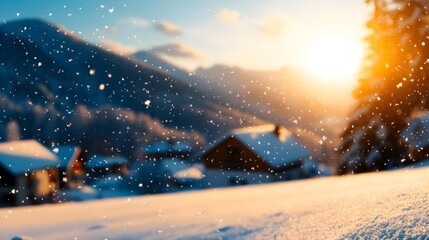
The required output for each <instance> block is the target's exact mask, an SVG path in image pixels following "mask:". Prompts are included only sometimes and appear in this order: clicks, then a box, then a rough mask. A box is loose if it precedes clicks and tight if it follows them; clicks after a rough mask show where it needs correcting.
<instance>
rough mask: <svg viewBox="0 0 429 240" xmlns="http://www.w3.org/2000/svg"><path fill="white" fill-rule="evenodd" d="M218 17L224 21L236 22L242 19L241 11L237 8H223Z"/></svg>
mask: <svg viewBox="0 0 429 240" xmlns="http://www.w3.org/2000/svg"><path fill="white" fill-rule="evenodd" d="M216 17H217V19H219V20H220V21H221V22H223V23H227V24H235V23H238V21H239V20H240V13H239V12H238V11H236V10H232V9H228V8H223V9H221V10H220V11H219V13H218V14H217V15H216Z"/></svg>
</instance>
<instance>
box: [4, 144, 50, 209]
mask: <svg viewBox="0 0 429 240" xmlns="http://www.w3.org/2000/svg"><path fill="white" fill-rule="evenodd" d="M57 163H58V158H57V156H56V155H55V154H53V153H52V152H51V151H49V149H47V148H46V147H44V146H43V145H42V144H40V143H39V142H37V141H36V140H24V141H11V142H5V143H1V144H0V206H22V205H29V204H35V203H43V202H50V201H53V195H54V193H55V192H56V191H57V189H58V170H57Z"/></svg>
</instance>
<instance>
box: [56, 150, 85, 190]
mask: <svg viewBox="0 0 429 240" xmlns="http://www.w3.org/2000/svg"><path fill="white" fill-rule="evenodd" d="M51 150H52V152H53V153H54V154H55V155H57V157H58V164H57V168H58V173H59V180H60V185H59V187H60V189H63V190H64V189H74V188H77V187H79V186H82V185H83V183H84V177H85V169H84V160H83V158H84V157H83V154H82V150H81V148H79V147H75V146H57V147H54V148H52V149H51Z"/></svg>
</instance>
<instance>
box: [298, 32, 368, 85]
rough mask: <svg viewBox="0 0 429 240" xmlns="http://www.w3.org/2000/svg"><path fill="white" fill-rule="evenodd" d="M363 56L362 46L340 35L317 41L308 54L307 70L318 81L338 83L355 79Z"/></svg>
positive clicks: (311, 45) (313, 43) (325, 37)
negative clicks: (347, 79) (346, 79)
mask: <svg viewBox="0 0 429 240" xmlns="http://www.w3.org/2000/svg"><path fill="white" fill-rule="evenodd" d="M362 56H363V50H362V46H361V45H360V44H359V42H354V41H352V40H350V39H347V38H346V37H342V36H339V35H330V36H323V37H321V38H318V39H315V40H314V41H313V42H312V43H311V44H310V46H309V48H308V52H307V62H306V68H307V70H308V71H309V72H311V73H312V74H313V75H315V76H317V79H319V80H321V81H324V82H331V83H332V82H338V81H343V80H345V78H350V79H351V80H352V79H353V77H354V74H356V73H357V71H358V69H359V65H360V62H361V59H362Z"/></svg>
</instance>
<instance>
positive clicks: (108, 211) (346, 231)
mask: <svg viewBox="0 0 429 240" xmlns="http://www.w3.org/2000/svg"><path fill="white" fill-rule="evenodd" d="M428 197H429V168H422V169H416V170H400V171H392V172H384V173H372V174H361V175H356V176H346V177H330V178H323V179H322V178H321V179H313V180H305V181H295V182H289V183H277V184H269V185H257V186H246V187H235V188H229V189H217V190H205V191H198V192H196V191H195V192H183V193H176V194H165V195H157V196H155V195H152V196H143V197H133V198H121V199H110V200H99V201H91V202H81V203H66V204H58V205H43V206H37V207H23V208H11V209H1V210H0V233H1V234H0V238H1V239H11V238H12V237H14V236H29V237H31V238H33V239H126V240H131V239H174V238H184V239H214V238H222V239H234V238H250V239H273V238H281V239H283V238H288V239H303V238H304V239H336V238H361V237H363V238H371V239H374V238H409V237H423V238H427V237H429V202H428Z"/></svg>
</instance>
